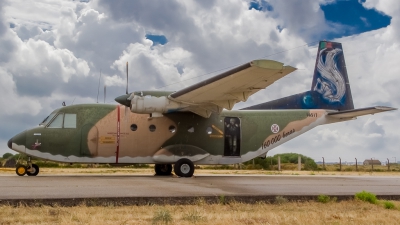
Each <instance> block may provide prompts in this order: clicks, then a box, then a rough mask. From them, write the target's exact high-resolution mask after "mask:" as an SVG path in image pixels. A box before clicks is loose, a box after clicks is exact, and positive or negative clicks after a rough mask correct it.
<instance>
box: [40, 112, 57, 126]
mask: <svg viewBox="0 0 400 225" xmlns="http://www.w3.org/2000/svg"><path fill="white" fill-rule="evenodd" d="M55 115H56V113H52V114H50V116H48V117H46V118H45V119H44V120H43V122H41V123H40V124H39V125H46V124H47V123H48V122H49V121H50V120H51V119H53V117H54V116H55Z"/></svg>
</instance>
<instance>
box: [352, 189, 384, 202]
mask: <svg viewBox="0 0 400 225" xmlns="http://www.w3.org/2000/svg"><path fill="white" fill-rule="evenodd" d="M354 197H355V199H358V200H361V201H364V202H369V203H371V204H377V203H378V199H377V198H376V195H374V194H372V193H370V192H367V191H362V192H358V193H356V195H355V196H354Z"/></svg>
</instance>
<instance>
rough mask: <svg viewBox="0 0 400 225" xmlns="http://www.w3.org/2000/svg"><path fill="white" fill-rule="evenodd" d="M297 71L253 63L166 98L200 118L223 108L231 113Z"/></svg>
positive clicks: (274, 64) (275, 64)
mask: <svg viewBox="0 0 400 225" xmlns="http://www.w3.org/2000/svg"><path fill="white" fill-rule="evenodd" d="M294 70H296V68H294V67H291V66H284V65H283V63H280V62H276V61H272V60H254V61H251V62H249V63H246V64H244V65H242V66H239V67H236V68H234V69H232V70H229V71H227V72H224V73H222V74H219V75H217V76H214V77H212V78H210V79H207V80H204V81H202V82H199V83H197V84H194V85H192V86H189V87H187V88H184V89H182V90H180V91H177V92H174V93H172V94H171V95H169V96H168V98H169V99H170V100H172V101H175V102H179V103H182V104H186V105H189V107H187V108H185V110H189V111H192V112H193V113H196V114H198V115H200V116H203V117H210V115H211V113H212V112H215V113H220V112H221V111H222V109H223V108H225V109H229V110H230V109H232V108H233V106H234V105H235V104H236V103H237V102H240V101H246V100H247V99H248V98H249V97H250V96H251V95H252V94H254V93H256V92H257V91H259V90H261V89H265V88H266V87H268V86H269V85H271V84H273V83H274V82H275V81H277V80H279V79H280V78H282V77H284V76H286V75H287V74H289V73H291V72H293V71H294Z"/></svg>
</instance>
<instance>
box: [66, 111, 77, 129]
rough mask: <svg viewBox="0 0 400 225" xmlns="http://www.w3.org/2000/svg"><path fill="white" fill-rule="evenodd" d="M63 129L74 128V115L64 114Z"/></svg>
mask: <svg viewBox="0 0 400 225" xmlns="http://www.w3.org/2000/svg"><path fill="white" fill-rule="evenodd" d="M64 128H76V114H65V116H64Z"/></svg>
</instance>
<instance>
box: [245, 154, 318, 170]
mask: <svg viewBox="0 0 400 225" xmlns="http://www.w3.org/2000/svg"><path fill="white" fill-rule="evenodd" d="M278 156H280V157H281V163H293V164H297V163H298V159H299V156H300V158H301V163H302V164H304V169H306V170H317V169H318V166H317V164H316V163H315V161H314V159H312V158H310V157H307V156H304V155H301V154H297V153H284V154H276V155H274V156H268V157H267V158H265V159H261V158H255V159H254V164H255V167H254V168H255V169H261V168H262V169H265V170H268V169H272V166H273V165H278ZM244 164H245V165H252V164H253V160H250V161H247V162H245V163H244Z"/></svg>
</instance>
